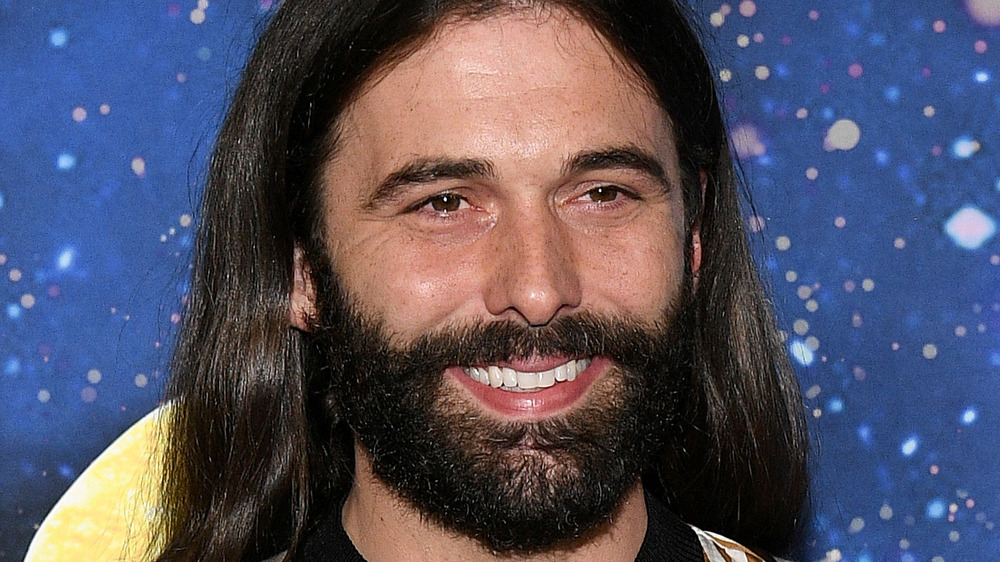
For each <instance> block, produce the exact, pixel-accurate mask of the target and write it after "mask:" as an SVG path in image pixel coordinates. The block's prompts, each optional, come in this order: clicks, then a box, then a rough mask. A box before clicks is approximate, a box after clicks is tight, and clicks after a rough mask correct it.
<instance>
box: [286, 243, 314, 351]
mask: <svg viewBox="0 0 1000 562" xmlns="http://www.w3.org/2000/svg"><path fill="white" fill-rule="evenodd" d="M294 261H295V264H294V266H293V268H294V270H295V271H294V279H293V281H292V295H291V305H290V306H289V309H288V321H289V323H290V324H291V325H292V326H294V327H296V328H298V329H300V330H302V331H303V332H309V331H312V327H313V319H314V318H316V290H315V289H314V287H313V281H312V272H311V271H310V269H309V264H308V263H307V262H306V257H305V252H303V251H302V248H301V247H300V246H299V245H298V244H296V245H295V259H294Z"/></svg>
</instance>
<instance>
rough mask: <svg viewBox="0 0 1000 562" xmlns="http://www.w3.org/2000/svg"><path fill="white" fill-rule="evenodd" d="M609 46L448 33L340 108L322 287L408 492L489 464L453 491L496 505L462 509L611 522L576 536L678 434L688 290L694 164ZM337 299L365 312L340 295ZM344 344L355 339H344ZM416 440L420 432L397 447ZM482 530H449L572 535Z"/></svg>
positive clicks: (527, 28)
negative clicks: (674, 427)
mask: <svg viewBox="0 0 1000 562" xmlns="http://www.w3.org/2000/svg"><path fill="white" fill-rule="evenodd" d="M611 53H612V51H611V49H610V48H608V47H607V46H606V45H605V44H604V43H603V42H602V41H601V40H599V39H598V37H597V36H596V35H595V33H594V32H593V31H592V30H591V29H590V28H589V27H588V26H586V25H585V24H583V23H581V22H579V21H578V20H576V19H573V18H570V17H565V15H564V14H562V13H559V12H556V13H553V14H547V15H546V16H544V17H537V16H533V15H531V14H526V13H525V14H515V15H507V16H503V17H496V18H491V19H486V20H483V21H478V22H471V23H470V22H463V23H457V24H451V25H447V26H445V27H444V28H442V29H441V30H440V31H439V33H438V34H436V35H435V36H434V38H433V39H432V40H431V41H430V42H429V43H427V44H426V45H425V46H423V47H422V48H421V49H419V50H418V51H417V52H416V53H414V54H413V55H411V56H409V57H408V58H406V59H405V60H403V61H402V62H400V63H399V64H398V65H395V66H393V67H392V68H391V70H389V71H388V72H387V73H385V74H384V75H380V76H379V77H377V78H376V80H375V81H373V83H372V84H370V85H369V87H367V88H365V89H363V90H362V93H361V95H360V96H359V97H358V99H357V100H356V101H355V102H354V103H352V104H351V105H350V106H349V107H348V109H347V110H346V112H345V113H344V115H343V116H342V120H341V129H340V133H341V134H340V135H339V137H338V149H337V151H336V154H335V156H334V158H333V159H332V160H331V161H330V162H329V163H328V165H327V166H326V168H325V170H323V179H324V183H325V187H326V191H325V192H324V196H325V202H324V205H325V215H326V218H327V220H326V225H325V226H326V233H327V240H326V243H327V250H328V252H329V257H330V263H332V264H336V265H335V271H333V272H332V274H333V275H335V277H336V287H334V286H332V285H333V281H332V279H326V280H322V279H321V280H320V281H321V282H320V283H319V286H320V287H321V291H320V294H319V295H318V297H319V301H320V302H319V308H320V310H321V314H320V320H321V323H322V324H324V325H325V326H324V327H325V328H326V329H327V330H326V332H327V337H326V338H325V343H326V344H327V347H328V348H330V353H331V357H332V358H333V359H334V360H335V361H337V362H339V364H341V365H344V366H345V367H347V368H348V370H353V371H357V372H350V373H341V374H340V375H339V376H343V377H344V378H346V379H350V380H349V381H347V382H346V383H343V388H340V389H337V391H339V392H341V395H340V396H339V398H338V400H339V401H340V402H341V404H342V408H344V409H345V410H346V414H345V417H346V418H347V419H348V421H349V422H351V424H352V427H353V429H354V430H355V431H356V432H357V433H358V436H359V440H360V441H361V443H362V445H363V446H365V447H366V448H367V449H369V451H368V453H370V455H371V462H372V463H373V465H374V471H375V472H376V474H378V475H379V476H381V477H383V478H385V479H386V480H388V482H387V483H388V484H389V485H390V486H391V487H395V488H396V489H397V491H399V492H400V493H401V494H402V495H404V496H413V495H414V494H417V493H418V492H413V491H412V490H409V488H421V487H423V488H427V487H432V486H431V485H430V484H427V482H430V481H438V480H449V479H448V478H435V477H434V474H430V475H428V476H427V478H426V481H425V482H423V483H422V484H414V483H412V482H411V483H400V482H398V481H394V480H401V479H405V477H404V476H401V474H404V473H409V472H411V471H412V470H417V469H419V466H420V465H421V464H425V465H430V466H436V468H434V469H433V470H431V471H429V472H431V473H433V472H434V471H448V470H450V469H449V468H448V467H452V466H459V467H465V469H467V470H469V471H473V472H475V471H477V470H478V471H480V472H489V474H486V475H485V476H483V475H481V474H480V475H478V476H476V475H473V476H468V477H466V476H465V475H464V474H463V475H462V478H458V479H451V481H452V482H454V481H456V480H468V481H475V482H477V483H478V486H479V488H488V487H490V486H492V487H494V488H495V489H487V490H482V489H480V490H478V492H475V493H471V492H467V491H466V490H461V489H451V490H449V491H448V492H447V494H445V496H446V497H447V498H455V497H456V496H461V495H464V496H467V497H468V498H471V499H470V500H469V504H470V505H473V506H475V505H479V504H481V503H483V502H486V501H488V500H489V497H490V495H491V494H496V495H504V494H506V496H504V497H507V499H508V500H510V501H507V504H510V505H507V506H506V507H507V508H509V509H508V511H506V512H504V511H502V510H501V509H500V508H497V509H495V510H494V512H493V517H506V518H508V519H510V520H511V521H513V520H516V519H518V518H520V519H530V518H532V517H534V518H536V519H538V521H549V522H550V523H551V525H554V524H555V522H551V521H550V520H549V519H547V518H550V517H553V516H555V515H558V514H561V513H564V512H565V510H566V505H565V504H566V503H567V502H569V503H576V504H579V505H578V506H577V507H578V510H577V511H583V512H587V511H594V510H597V511H599V512H595V513H585V514H584V515H586V516H587V517H590V518H591V519H587V518H586V517H583V516H581V518H578V519H579V521H576V523H574V524H572V525H570V527H572V528H569V527H567V529H566V530H564V531H563V532H564V533H566V534H568V535H574V536H575V535H579V533H580V532H581V525H582V526H586V525H590V524H592V523H593V520H592V518H594V517H597V518H602V517H606V516H607V515H608V511H609V509H610V508H613V507H614V502H616V501H617V500H618V498H619V497H621V495H622V494H623V493H624V492H623V490H622V489H623V488H625V487H628V486H631V485H633V484H634V482H635V478H636V474H637V471H638V470H639V469H641V467H640V466H638V463H640V462H641V459H642V455H646V454H648V452H649V451H648V449H649V448H650V447H651V446H652V443H653V441H655V439H653V440H652V441H649V442H647V441H646V440H645V437H644V434H645V433H656V431H651V430H653V429H662V427H657V428H652V427H647V425H648V424H653V423H662V421H663V420H664V419H667V418H669V414H670V413H672V412H671V410H672V404H673V403H674V402H675V398H676V394H677V389H678V387H679V384H680V383H679V382H678V381H679V380H681V379H683V378H684V377H683V376H681V374H680V373H678V372H677V371H678V369H681V368H683V367H679V366H678V363H683V362H684V360H683V351H682V350H681V348H682V347H683V346H681V345H676V343H677V342H676V340H677V339H678V337H679V336H678V335H677V333H676V330H677V328H678V326H679V322H678V320H677V319H678V314H680V313H682V312H683V311H684V306H683V303H684V302H685V297H686V296H687V295H686V290H685V284H684V283H683V281H684V279H685V271H684V268H685V246H684V242H685V240H684V210H683V206H682V194H681V185H680V182H681V178H680V173H679V169H678V164H677V153H676V148H675V145H674V141H673V138H672V134H671V128H670V124H669V122H668V119H667V117H666V116H665V114H664V112H663V111H662V110H661V109H660V107H659V106H658V105H657V103H656V101H655V100H654V99H653V98H652V97H650V95H649V94H648V93H647V92H646V91H645V90H644V89H643V87H642V85H641V84H642V83H641V81H640V80H639V79H638V78H637V77H635V76H634V75H633V74H632V73H631V72H630V71H629V70H627V67H626V66H625V65H623V64H621V63H620V62H619V61H617V60H616V58H615V57H614V56H613V55H612V54H611ZM691 263H693V264H695V265H696V264H697V255H695V256H694V257H693V259H692V262H691ZM319 269H320V270H322V268H319ZM687 288H688V289H689V286H688V287H687ZM334 293H338V294H339V293H342V295H339V296H341V297H343V298H344V299H345V301H346V302H347V303H348V304H350V305H351V306H352V307H353V310H350V311H349V310H347V309H344V308H338V304H342V303H330V302H326V303H324V302H323V299H327V300H330V299H334V297H333V294H334ZM338 298H339V297H338ZM349 313H350V314H349ZM362 320H363V322H362ZM684 320H685V321H687V320H688V319H687V318H686V317H684ZM359 323H360V324H359ZM365 325H367V328H370V329H369V330H367V331H366V330H365V327H366V326H365ZM345 328H346V329H350V330H351V331H352V335H356V336H358V337H356V338H353V340H352V341H347V342H344V341H337V340H338V338H339V339H340V340H344V338H343V333H330V329H345ZM322 331H323V330H321V332H322ZM342 382H343V381H339V380H335V381H334V384H335V385H338V384H341V383H342ZM664 410H666V411H664ZM401 411H405V412H410V413H409V414H406V415H403V416H400V417H398V418H395V417H393V414H386V412H395V413H398V412H401ZM390 419H392V420H395V421H394V422H392V423H389V422H388V421H387V420H390ZM399 426H405V427H399ZM393 430H395V431H393ZM406 431H410V432H414V433H417V434H418V435H419V437H420V439H418V438H417V437H416V436H414V438H413V439H410V437H409V436H406V437H404V439H398V435H397V436H396V437H397V438H395V440H393V436H392V435H386V434H387V433H393V432H395V433H406ZM414 442H419V443H420V445H413V443H414ZM420 447H425V449H424V450H421V449H420ZM404 448H405V454H403V453H401V451H403V450H404ZM432 449H433V450H432ZM438 450H441V451H444V453H442V454H440V455H438ZM602 450H604V455H601V451H602ZM581 451H583V452H581ZM452 452H454V456H452V457H448V456H447V455H448V454H451V453H452ZM435 455H437V457H435ZM411 457H418V458H416V459H413V458H411ZM632 457H638V458H632ZM434 458H437V461H434V460H433V459H434ZM625 458H628V459H631V460H630V462H623V460H622V459H625ZM456 459H458V460H456ZM434 462H437V465H434ZM401 463H411V465H413V466H406V467H405V470H404V469H403V468H401V467H400V466H398V465H399V464H401ZM482 464H490V465H500V466H487V467H485V470H484V467H482V466H477V465H482ZM594 465H597V466H594ZM606 465H615V466H606ZM605 469H607V470H605ZM605 472H608V473H613V474H611V476H607V478H609V479H616V484H615V485H614V486H610V485H609V487H608V488H606V489H605V488H602V486H603V484H602V482H603V481H602V480H600V478H598V476H600V477H601V478H603V477H604V476H606V475H605ZM480 476H482V477H481V478H480ZM505 479H506V480H505ZM510 480H516V482H512V483H511V485H504V482H508V481H510ZM574 485H577V486H578V488H579V489H577V488H572V486H574ZM588 487H589V488H591V492H593V494H594V495H597V496H604V495H609V494H608V493H607V492H609V490H615V492H614V493H612V494H610V495H611V496H612V497H611V503H609V502H608V499H607V498H604V499H603V500H602V501H603V503H601V504H600V505H597V504H595V503H593V502H591V503H588V500H587V499H586V498H585V497H584V496H585V494H584V488H588ZM500 488H504V489H503V490H501V489H500ZM615 494H617V496H615ZM508 496H509V497H508ZM557 498H559V499H558V501H557ZM406 499H409V500H411V501H413V502H414V503H416V504H417V505H418V506H420V507H425V508H427V509H432V508H433V507H434V506H433V503H434V502H433V501H431V500H427V499H426V498H421V497H406ZM455 501H458V500H455ZM559 501H562V502H563V503H562V504H560V503H559ZM595 501H596V500H595ZM501 503H502V502H501ZM609 506H610V507H609ZM452 507H454V506H452ZM532 510H534V511H532ZM546 510H547V511H546ZM459 511H462V509H460V510H459ZM465 511H468V509H465ZM430 515H431V516H432V517H433V518H437V519H439V520H441V521H443V522H444V523H445V524H450V522H449V519H448V517H447V516H442V515H441V514H435V513H431V514H430ZM572 517H577V516H576V515H573V516H572ZM572 517H570V518H572ZM538 521H535V524H536V525H537V523H538ZM495 523H497V522H496V521H494V524H495ZM488 524H489V523H488V522H485V523H484V522H482V521H480V522H477V523H472V524H465V523H454V526H455V527H456V528H459V529H460V530H466V531H469V532H474V533H475V534H477V535H478V536H480V537H483V536H485V537H486V538H485V539H484V540H485V542H486V543H487V545H488V546H490V547H492V548H500V549H507V550H512V551H513V550H537V549H539V548H543V547H545V546H546V544H545V541H546V540H548V541H550V542H551V541H552V540H561V539H563V538H567V537H563V536H556V535H558V533H549V531H550V530H551V529H552V526H551V525H545V526H542V527H539V531H537V532H536V533H535V535H533V536H532V538H531V539H530V540H529V541H528V542H525V543H523V544H517V542H516V538H514V539H512V538H511V536H510V535H509V534H508V535H505V538H502V539H496V537H492V538H491V537H490V536H488V535H489V531H488V530H486V531H484V530H483V529H481V528H479V529H471V528H470V529H467V528H466V527H469V526H470V525H472V526H475V525H478V526H479V527H483V526H484V525H488ZM463 525H464V526H463ZM515 534H516V533H515ZM536 535H537V536H536ZM532 541H533V542H532Z"/></svg>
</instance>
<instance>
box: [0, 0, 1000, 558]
mask: <svg viewBox="0 0 1000 562" xmlns="http://www.w3.org/2000/svg"><path fill="white" fill-rule="evenodd" d="M39 4H41V3H39V2H29V1H27V0H22V1H18V0H0V49H2V51H0V307H2V308H0V559H12V560H15V559H20V557H21V556H23V553H24V550H25V548H26V545H27V542H28V540H29V539H30V537H31V535H32V533H33V531H34V529H35V528H36V527H37V525H38V523H39V522H40V521H41V519H42V518H43V517H44V515H45V513H46V511H47V510H48V509H49V508H50V507H51V505H52V504H53V503H54V502H55V501H56V499H57V498H58V497H59V495H60V494H61V493H62V492H63V491H64V490H65V489H66V488H67V487H68V486H69V484H70V483H71V482H72V480H73V479H74V477H76V476H77V475H78V474H79V473H80V472H81V471H82V470H83V469H84V468H85V467H86V466H87V464H88V462H89V461H90V460H91V459H93V458H94V457H95V456H96V455H97V454H98V453H99V452H100V451H101V450H102V448H103V447H105V446H106V445H107V444H108V443H110V441H111V440H112V439H113V438H114V437H115V436H116V435H117V434H118V433H120V432H121V431H122V430H124V429H125V428H126V427H127V426H128V425H129V424H131V423H132V422H133V421H135V420H137V419H138V418H139V417H141V416H142V415H143V414H144V413H145V412H147V411H149V410H150V409H151V408H153V407H154V406H155V405H156V403H157V400H158V398H159V395H160V392H161V390H162V386H163V381H164V377H165V374H164V368H165V364H166V361H167V358H168V356H169V354H168V352H167V349H168V347H169V344H170V340H171V337H172V334H173V333H174V331H175V328H176V323H177V321H178V319H179V316H178V314H179V312H180V311H181V309H182V300H183V296H184V294H185V292H186V291H187V285H186V272H187V264H188V260H189V258H190V251H191V242H192V235H193V228H194V222H195V220H196V218H193V216H194V215H195V209H196V201H197V198H198V185H199V184H200V180H201V178H202V176H203V173H204V164H205V156H206V154H207V152H208V150H209V148H210V146H211V142H212V138H213V136H214V132H215V130H216V129H217V126H218V124H219V122H220V120H221V116H222V112H223V108H224V103H225V100H226V98H227V96H228V95H229V94H230V93H231V92H232V90H233V88H234V85H235V80H236V77H237V74H238V70H239V68H240V67H241V66H242V63H243V60H244V58H245V57H246V54H247V49H248V46H249V44H250V43H251V40H252V38H253V37H254V36H255V34H256V33H257V32H258V31H259V29H260V27H261V26H262V24H263V22H264V21H265V20H266V18H267V16H268V14H270V13H271V12H272V11H273V9H274V7H275V6H272V3H271V2H270V1H269V0H243V1H237V0H211V3H210V2H209V1H206V0H183V1H176V2H173V1H164V0H158V1H151V2H142V3H137V2H96V1H78V2H49V3H45V4H47V5H46V6H45V7H37V6H38V5H39ZM140 6H141V7H140ZM695 8H696V10H697V11H698V12H699V14H700V16H699V21H700V22H701V23H702V24H703V26H704V27H705V29H706V30H707V31H708V32H710V34H711V36H712V37H713V38H714V39H713V43H714V46H713V49H714V50H715V51H716V52H717V53H718V56H717V61H718V71H719V76H720V80H721V81H722V84H723V87H724V92H725V104H726V107H727V109H728V111H729V114H730V115H731V118H732V124H733V127H734V139H733V142H734V145H735V146H736V148H737V149H738V152H739V154H740V159H741V162H742V163H743V166H744V168H745V171H746V175H747V177H748V179H749V180H750V183H751V184H752V186H753V190H754V193H755V195H756V202H757V208H756V212H755V213H749V212H748V216H747V220H748V223H749V224H750V226H751V227H752V229H753V230H754V231H756V232H758V234H756V235H755V242H756V244H757V245H758V249H759V254H760V256H761V266H762V269H763V270H764V273H765V277H767V278H768V279H769V281H770V283H771V285H772V286H773V289H774V294H775V304H776V307H777V308H778V311H779V318H780V322H781V325H782V327H783V328H784V329H785V330H786V332H787V334H788V335H787V344H788V349H789V353H790V354H791V356H792V357H793V361H794V363H795V366H796V369H797V371H798V374H799V377H800V380H801V383H802V388H803V391H804V393H805V396H806V401H805V406H806V409H807V413H808V416H809V418H810V421H811V430H812V434H813V436H814V445H815V450H816V454H815V458H814V461H813V470H814V490H815V491H814V496H813V499H812V502H813V506H814V507H813V513H814V516H813V521H812V524H811V527H810V529H809V531H808V533H807V536H806V537H805V540H804V541H803V544H802V546H801V548H800V550H799V556H800V558H801V559H803V560H830V561H836V560H858V561H875V560H899V561H911V560H913V561H916V560H930V561H933V562H940V561H959V560H988V559H993V558H994V557H995V556H996V552H997V551H998V550H1000V537H998V529H996V527H995V525H996V523H997V521H998V519H1000V474H998V461H997V439H998V437H1000V429H998V426H997V424H998V415H1000V412H998V408H997V402H998V398H1000V393H998V391H997V390H996V384H997V382H998V381H1000V284H998V282H997V279H998V276H1000V240H998V238H997V237H996V228H997V223H996V221H997V218H998V217H1000V164H998V162H1000V160H998V151H1000V123H998V120H1000V87H998V85H1000V64H998V61H1000V58H998V54H1000V27H998V26H1000V0H964V1H958V0H950V1H947V2H931V1H924V2H918V1H912V0H909V1H908V0H878V1H877V2H876V1H874V0H872V1H870V2H834V1H833V0H809V1H801V0H782V1H778V0H771V1H768V0H760V2H757V3H755V2H753V1H751V0H744V1H742V2H741V1H738V0H733V1H730V2H729V3H721V2H718V1H709V2H697V3H695Z"/></svg>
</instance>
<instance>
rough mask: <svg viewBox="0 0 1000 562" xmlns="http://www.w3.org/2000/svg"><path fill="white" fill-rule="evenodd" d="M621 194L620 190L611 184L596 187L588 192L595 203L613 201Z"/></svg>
mask: <svg viewBox="0 0 1000 562" xmlns="http://www.w3.org/2000/svg"><path fill="white" fill-rule="evenodd" d="M619 195H621V191H620V190H618V189H617V188H614V187H609V186H601V187H595V188H594V189H591V190H590V191H588V192H587V196H588V197H590V200H591V201H593V202H594V203H611V202H612V201H614V200H615V199H618V196H619Z"/></svg>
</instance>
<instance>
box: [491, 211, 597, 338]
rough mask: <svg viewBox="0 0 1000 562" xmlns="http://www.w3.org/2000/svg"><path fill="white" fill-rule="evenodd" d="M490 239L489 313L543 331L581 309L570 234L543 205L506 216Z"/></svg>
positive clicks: (495, 228) (578, 279)
mask: <svg viewBox="0 0 1000 562" xmlns="http://www.w3.org/2000/svg"><path fill="white" fill-rule="evenodd" d="M539 207H543V206H539ZM504 219H506V220H504ZM491 236H492V237H493V241H494V243H493V244H492V245H491V248H490V250H491V252H492V256H490V258H489V259H491V260H493V261H494V267H493V275H492V276H491V277H492V279H491V280H490V281H488V286H487V287H486V288H485V295H484V296H485V301H486V308H487V310H488V311H489V313H490V314H492V315H493V316H494V317H497V318H502V319H511V320H518V321H521V322H525V323H527V324H528V325H530V326H544V325H545V324H548V323H549V322H551V321H553V320H555V319H556V318H557V317H559V316H561V315H562V314H565V313H566V312H568V311H571V310H573V309H575V308H576V307H578V306H580V299H581V292H580V278H579V275H578V270H577V263H576V259H575V257H574V252H573V244H572V238H571V236H572V233H570V232H569V231H568V230H567V229H566V226H565V225H563V224H561V222H560V220H559V218H558V217H557V216H555V215H554V213H553V212H552V211H551V210H550V209H549V208H548V207H547V206H544V208H538V209H535V210H530V209H528V210H520V211H519V212H516V213H508V215H507V216H506V217H503V218H501V220H500V221H499V223H498V224H497V225H496V227H494V229H493V232H492V233H491Z"/></svg>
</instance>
